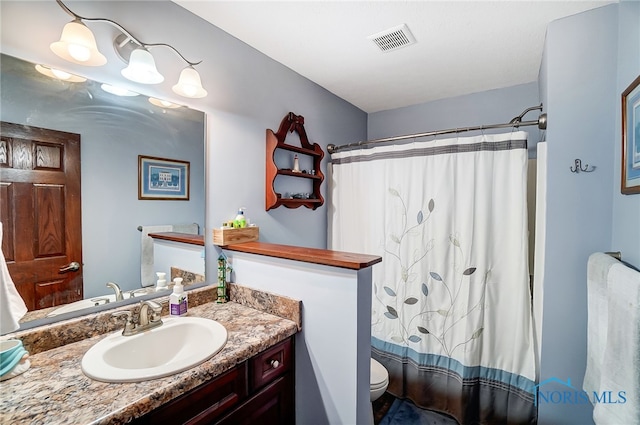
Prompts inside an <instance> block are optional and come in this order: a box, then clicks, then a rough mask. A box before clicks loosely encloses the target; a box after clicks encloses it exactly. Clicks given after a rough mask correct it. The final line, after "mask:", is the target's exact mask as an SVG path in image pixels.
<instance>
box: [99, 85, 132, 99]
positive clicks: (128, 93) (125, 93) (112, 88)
mask: <svg viewBox="0 0 640 425" xmlns="http://www.w3.org/2000/svg"><path fill="white" fill-rule="evenodd" d="M100 88H101V89H102V90H104V91H106V92H107V93H111V94H115V95H116V96H130V97H133V96H139V95H140V93H136V92H134V91H131V90H127V89H123V88H121V87H116V86H112V85H111V84H102V85H101V86H100Z"/></svg>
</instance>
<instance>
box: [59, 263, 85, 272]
mask: <svg viewBox="0 0 640 425" xmlns="http://www.w3.org/2000/svg"><path fill="white" fill-rule="evenodd" d="M79 269H80V263H78V262H77V261H72V262H70V263H69V264H67V265H66V266H62V267H60V270H58V271H59V272H60V273H67V272H76V271H78V270H79Z"/></svg>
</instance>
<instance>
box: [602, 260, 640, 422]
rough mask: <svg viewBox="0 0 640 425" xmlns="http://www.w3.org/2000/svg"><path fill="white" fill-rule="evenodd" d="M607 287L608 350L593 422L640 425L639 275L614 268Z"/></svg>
mask: <svg viewBox="0 0 640 425" xmlns="http://www.w3.org/2000/svg"><path fill="white" fill-rule="evenodd" d="M607 286H608V299H609V305H608V310H609V320H608V329H607V346H606V349H605V352H604V359H603V362H602V370H601V377H600V389H599V392H598V395H599V397H601V398H602V400H601V401H597V402H596V403H595V407H594V409H593V419H594V421H595V422H596V424H598V425H608V424H611V425H618V424H640V272H637V271H635V270H632V269H631V268H629V267H627V266H625V265H624V264H622V263H618V264H614V265H613V266H611V268H610V269H609V274H608V278H607ZM603 394H608V395H609V398H608V400H607V399H604V398H603ZM605 401H608V402H605Z"/></svg>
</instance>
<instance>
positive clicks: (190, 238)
mask: <svg viewBox="0 0 640 425" xmlns="http://www.w3.org/2000/svg"><path fill="white" fill-rule="evenodd" d="M149 237H150V238H153V239H162V240H165V241H172V242H181V243H186V244H190V245H200V246H204V235H194V234H191V233H178V232H162V233H149Z"/></svg>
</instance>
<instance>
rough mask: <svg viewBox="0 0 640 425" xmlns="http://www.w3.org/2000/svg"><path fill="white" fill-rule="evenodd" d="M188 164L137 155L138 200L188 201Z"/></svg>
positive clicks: (186, 162) (175, 160)
mask: <svg viewBox="0 0 640 425" xmlns="http://www.w3.org/2000/svg"><path fill="white" fill-rule="evenodd" d="M189 166H190V163H189V162H188V161H180V160H177V159H168V158H158V157H153V156H145V155H138V199H140V200H156V201H188V200H189V190H190V186H191V185H190V180H189V179H190V170H189Z"/></svg>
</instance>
